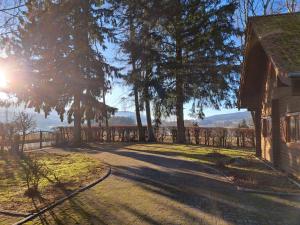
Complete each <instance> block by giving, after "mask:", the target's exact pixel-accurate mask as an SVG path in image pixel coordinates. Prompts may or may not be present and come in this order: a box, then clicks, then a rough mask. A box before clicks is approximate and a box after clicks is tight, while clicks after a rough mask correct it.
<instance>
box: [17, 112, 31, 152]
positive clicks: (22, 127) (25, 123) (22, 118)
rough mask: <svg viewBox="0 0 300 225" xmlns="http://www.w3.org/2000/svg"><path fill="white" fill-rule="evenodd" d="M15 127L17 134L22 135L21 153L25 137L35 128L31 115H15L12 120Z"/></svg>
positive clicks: (23, 113)
mask: <svg viewBox="0 0 300 225" xmlns="http://www.w3.org/2000/svg"><path fill="white" fill-rule="evenodd" d="M14 123H15V126H16V128H17V130H18V132H20V133H21V135H22V148H21V151H22V152H23V151H24V144H25V138H26V135H27V134H28V133H29V132H31V131H33V130H34V129H35V128H36V121H35V119H34V117H33V116H32V115H30V114H29V113H26V112H20V113H18V114H17V116H16V118H15V120H14Z"/></svg>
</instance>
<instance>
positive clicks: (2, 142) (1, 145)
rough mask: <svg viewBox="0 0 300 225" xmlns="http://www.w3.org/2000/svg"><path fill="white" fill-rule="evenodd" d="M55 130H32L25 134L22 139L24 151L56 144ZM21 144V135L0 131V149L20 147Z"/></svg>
mask: <svg viewBox="0 0 300 225" xmlns="http://www.w3.org/2000/svg"><path fill="white" fill-rule="evenodd" d="M56 137H57V134H56V132H49V131H34V132H31V133H29V134H26V136H25V140H24V151H28V150H34V149H40V148H44V147H50V146H54V145H56V144H57V142H56ZM22 144H23V140H22V136H21V135H15V134H14V135H11V134H10V133H9V132H1V133H0V150H1V151H3V150H11V149H15V148H17V149H21V146H22Z"/></svg>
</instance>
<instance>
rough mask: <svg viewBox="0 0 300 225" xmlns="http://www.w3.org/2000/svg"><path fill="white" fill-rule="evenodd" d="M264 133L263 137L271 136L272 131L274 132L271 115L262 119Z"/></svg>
mask: <svg viewBox="0 0 300 225" xmlns="http://www.w3.org/2000/svg"><path fill="white" fill-rule="evenodd" d="M262 133H263V137H271V133H272V122H271V117H266V118H263V119H262Z"/></svg>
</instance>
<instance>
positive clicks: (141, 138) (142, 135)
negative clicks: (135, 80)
mask: <svg viewBox="0 0 300 225" xmlns="http://www.w3.org/2000/svg"><path fill="white" fill-rule="evenodd" d="M134 103H135V114H136V123H137V127H138V131H139V141H140V142H144V141H145V133H144V131H143V125H142V120H141V114H140V105H139V92H138V89H137V87H134Z"/></svg>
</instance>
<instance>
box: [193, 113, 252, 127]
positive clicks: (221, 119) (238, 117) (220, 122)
mask: <svg viewBox="0 0 300 225" xmlns="http://www.w3.org/2000/svg"><path fill="white" fill-rule="evenodd" d="M243 120H246V122H247V124H248V125H252V124H253V122H252V117H251V113H250V112H237V113H230V114H221V115H215V116H209V117H206V118H204V119H203V120H198V124H199V125H200V126H205V127H218V126H220V127H237V126H238V124H239V123H240V122H241V121H243Z"/></svg>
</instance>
